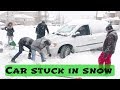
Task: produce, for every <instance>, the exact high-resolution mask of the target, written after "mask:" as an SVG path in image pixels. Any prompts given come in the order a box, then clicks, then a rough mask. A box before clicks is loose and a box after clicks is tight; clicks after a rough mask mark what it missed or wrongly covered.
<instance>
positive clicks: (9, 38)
mask: <svg viewBox="0 0 120 90" xmlns="http://www.w3.org/2000/svg"><path fill="white" fill-rule="evenodd" d="M10 41H13V36H8V45H9V43H10Z"/></svg>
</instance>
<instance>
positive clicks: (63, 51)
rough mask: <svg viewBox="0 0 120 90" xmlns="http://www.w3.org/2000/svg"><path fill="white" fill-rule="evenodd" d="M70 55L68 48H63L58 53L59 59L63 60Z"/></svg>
mask: <svg viewBox="0 0 120 90" xmlns="http://www.w3.org/2000/svg"><path fill="white" fill-rule="evenodd" d="M70 53H71V48H70V46H67V45H66V46H63V47H62V49H61V51H60V58H65V57H66V56H68V55H69V54H70Z"/></svg>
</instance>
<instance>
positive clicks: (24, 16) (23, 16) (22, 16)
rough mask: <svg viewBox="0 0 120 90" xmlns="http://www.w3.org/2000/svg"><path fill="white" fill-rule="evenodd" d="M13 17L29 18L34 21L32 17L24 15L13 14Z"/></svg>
mask: <svg viewBox="0 0 120 90" xmlns="http://www.w3.org/2000/svg"><path fill="white" fill-rule="evenodd" d="M14 17H15V18H31V19H34V18H33V17H31V16H28V15H25V14H15V15H14Z"/></svg>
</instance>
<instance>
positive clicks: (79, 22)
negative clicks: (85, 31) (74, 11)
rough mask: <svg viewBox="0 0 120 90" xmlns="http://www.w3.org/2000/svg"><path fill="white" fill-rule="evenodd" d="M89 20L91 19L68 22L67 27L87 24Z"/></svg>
mask: <svg viewBox="0 0 120 90" xmlns="http://www.w3.org/2000/svg"><path fill="white" fill-rule="evenodd" d="M91 20H92V19H79V20H73V21H71V22H69V23H68V24H69V25H73V24H89V22H90V21H91Z"/></svg>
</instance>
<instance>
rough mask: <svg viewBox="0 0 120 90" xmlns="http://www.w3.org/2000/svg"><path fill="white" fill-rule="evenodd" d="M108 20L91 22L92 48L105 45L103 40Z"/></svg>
mask: <svg viewBox="0 0 120 90" xmlns="http://www.w3.org/2000/svg"><path fill="white" fill-rule="evenodd" d="M107 25H108V23H107V22H104V21H94V22H91V23H90V24H89V28H90V30H91V33H92V35H91V41H90V42H91V45H90V48H91V49H96V48H99V47H102V46H103V42H104V40H105V37H106V34H107V33H106V26H107Z"/></svg>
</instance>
